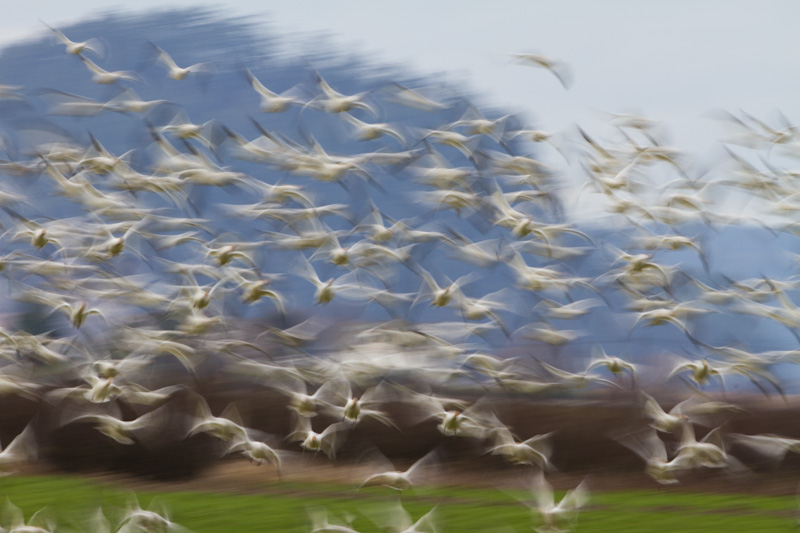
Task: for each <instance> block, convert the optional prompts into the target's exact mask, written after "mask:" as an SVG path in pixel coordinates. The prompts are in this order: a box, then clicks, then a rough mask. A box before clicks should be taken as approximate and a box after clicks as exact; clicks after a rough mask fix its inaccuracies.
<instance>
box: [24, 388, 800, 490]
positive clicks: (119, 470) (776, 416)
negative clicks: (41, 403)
mask: <svg viewBox="0 0 800 533" xmlns="http://www.w3.org/2000/svg"><path fill="white" fill-rule="evenodd" d="M210 397H211V398H213V397H214V396H213V395H211V396H210ZM731 400H732V398H728V401H731ZM736 402H737V404H739V405H740V406H742V407H743V408H744V409H745V411H744V412H742V413H738V414H735V415H731V416H730V417H729V418H728V419H727V420H726V421H723V422H722V423H723V430H724V431H725V432H737V433H745V434H764V433H773V434H779V435H782V436H787V437H796V438H800V425H798V424H797V422H795V421H796V420H798V414H800V398H798V397H790V398H787V399H786V401H785V402H784V401H782V400H780V399H764V398H756V397H740V398H737V399H736ZM222 403H224V402H222ZM257 404H259V405H261V406H262V409H263V408H264V406H265V405H269V404H268V403H265V402H260V401H259V402H257ZM493 405H494V406H495V409H496V410H497V412H498V413H499V414H501V418H502V419H503V421H504V422H505V423H507V424H508V425H509V426H510V427H512V428H513V430H514V431H515V432H517V434H518V435H520V436H521V437H522V438H527V437H529V436H532V435H536V434H542V433H547V432H550V431H554V432H555V433H554V434H553V437H552V438H553V449H554V451H553V456H552V463H553V464H554V465H555V467H556V469H557V470H556V471H554V472H550V473H548V480H549V481H550V482H551V483H552V484H553V485H554V486H555V487H556V488H563V489H566V488H570V487H574V486H575V485H576V484H577V483H579V482H580V481H581V480H582V479H583V478H584V477H586V476H589V477H590V486H591V487H592V490H600V491H603V490H626V489H658V490H661V491H669V492H675V491H691V492H697V491H701V492H734V493H753V494H763V495H793V494H795V493H796V492H797V489H798V481H797V480H798V479H799V478H800V458H798V456H797V455H794V454H792V453H789V454H787V456H786V458H785V459H784V460H783V461H782V462H781V463H779V464H776V463H770V462H767V461H765V460H764V458H762V457H759V456H757V455H755V454H754V453H752V452H750V451H749V450H747V449H744V448H742V447H741V446H738V445H734V446H732V447H730V448H729V450H728V452H729V453H731V454H733V455H734V456H735V457H737V458H739V459H740V460H741V461H743V462H744V464H745V465H747V472H746V473H744V474H742V475H732V474H730V473H728V472H725V471H720V470H712V469H703V470H696V471H694V472H691V473H688V474H685V475H682V476H681V477H680V480H681V483H680V484H679V485H674V486H668V487H664V486H660V485H658V484H657V483H655V482H654V481H652V480H651V479H650V478H648V477H647V476H646V475H645V474H644V463H643V461H642V460H641V459H639V458H638V457H637V456H636V455H635V454H634V453H632V452H630V451H629V450H627V449H626V448H624V447H623V446H622V445H620V444H618V443H617V442H615V441H614V440H613V439H612V438H610V437H609V434H610V433H616V432H620V431H625V428H630V429H634V428H636V427H641V426H642V425H643V424H646V422H645V421H644V419H643V418H642V416H641V413H640V410H639V408H638V407H637V405H636V404H635V403H632V402H631V401H630V399H628V400H626V399H624V398H618V399H615V400H613V401H611V400H609V401H602V402H601V401H592V402H587V401H577V400H575V401H571V400H558V401H552V402H544V401H526V400H522V399H516V400H515V399H506V400H500V399H498V400H496V401H495V402H493ZM664 405H665V406H667V407H668V406H669V403H665V404H664ZM272 407H273V408H272V409H268V411H270V412H271V413H272V414H273V416H272V417H265V419H266V420H268V422H269V423H267V424H265V423H263V422H262V423H261V424H255V427H257V428H259V429H273V430H279V431H277V432H276V433H278V434H286V433H285V432H283V431H280V429H281V428H282V426H283V424H286V423H288V421H287V420H285V419H286V418H287V417H286V416H285V412H284V410H283V409H278V408H277V404H272ZM215 411H216V410H215ZM263 415H265V413H262V416H263ZM395 416H396V417H397V419H398V420H402V414H400V413H397V414H395ZM256 418H260V417H256ZM262 420H263V419H262ZM75 426H76V427H68V428H65V429H69V430H70V431H69V434H68V435H66V434H64V431H60V432H56V433H55V436H54V440H55V442H54V443H53V444H54V445H56V446H57V445H58V439H66V438H69V439H70V446H69V450H70V452H69V453H66V452H65V451H64V450H61V453H58V451H57V450H47V449H45V450H44V451H45V456H46V457H48V458H49V459H50V460H49V461H45V462H40V463H39V464H37V465H36V466H35V467H33V470H30V471H28V470H26V472H30V473H37V474H45V473H56V472H63V471H64V470H67V471H70V472H72V473H74V474H77V475H79V476H90V477H91V478H93V479H97V480H101V481H103V482H110V483H113V484H115V485H122V486H125V487H129V488H132V489H135V490H159V491H163V490H180V491H193V490H200V491H213V492H220V491H222V492H228V491H229V492H235V493H258V492H266V493H270V492H276V491H277V492H283V491H284V490H296V488H292V483H304V482H309V483H331V484H341V485H342V487H343V488H344V489H346V492H348V493H349V492H350V491H354V489H355V488H356V486H357V485H358V484H360V483H361V482H362V481H363V480H364V479H365V478H366V477H367V476H368V475H370V474H372V473H375V472H376V471H379V470H380V469H379V468H378V467H377V466H376V465H374V464H373V463H371V462H370V461H368V460H367V459H366V457H368V455H369V453H370V452H372V451H373V450H374V448H375V447H377V448H378V449H379V450H380V451H381V452H382V453H383V454H385V455H386V456H387V457H388V458H390V459H391V460H392V462H393V463H394V465H395V467H396V468H397V469H405V468H407V467H408V466H410V465H411V464H412V463H413V462H414V461H415V460H416V459H418V458H420V457H421V456H422V455H424V454H425V453H427V452H428V451H429V450H431V449H434V448H436V449H437V450H438V454H439V457H440V458H441V463H440V465H439V467H438V468H435V469H434V470H435V471H432V472H431V474H430V476H429V477H428V478H427V480H426V483H428V484H433V485H442V486H450V485H452V486H461V487H481V488H491V487H497V488H498V489H514V488H526V487H527V484H528V483H529V480H530V477H529V476H530V474H531V473H533V472H534V470H533V468H535V467H528V466H514V465H508V464H506V463H504V462H503V460H502V459H501V458H500V457H497V456H491V455H487V454H486V453H485V452H486V448H487V447H486V445H485V444H483V443H481V442H479V441H477V440H476V439H468V438H458V437H444V436H443V435H441V434H440V433H439V432H438V431H437V430H436V429H435V423H423V424H417V425H415V426H410V427H405V428H404V430H403V431H402V433H398V432H397V431H396V430H393V429H390V428H385V427H383V426H381V425H379V424H375V425H372V424H370V423H369V422H364V423H363V425H361V426H360V427H357V428H356V429H354V430H353V431H352V432H351V433H350V435H349V436H348V440H347V441H346V443H345V445H344V446H343V447H342V449H341V451H340V453H339V456H338V457H337V461H336V462H332V461H330V460H328V459H327V458H326V457H325V456H324V455H321V454H320V455H318V456H314V455H312V454H309V453H304V454H301V453H297V454H294V455H292V456H291V457H288V458H286V459H285V460H284V465H283V468H282V476H281V479H280V480H281V481H287V482H290V483H288V484H287V485H284V486H283V487H286V489H284V488H282V485H281V484H278V483H277V482H278V481H279V479H278V476H277V472H276V469H275V468H274V467H273V466H272V465H269V464H266V463H265V464H263V465H256V464H255V463H252V462H250V461H249V460H248V459H246V458H244V457H242V456H226V457H225V458H222V459H220V455H221V454H220V453H219V450H220V446H219V443H218V442H215V439H213V438H211V437H207V436H204V435H201V436H198V437H192V438H190V439H187V440H184V441H182V442H178V443H175V444H174V445H171V446H167V447H164V448H162V449H159V450H155V451H153V450H151V452H153V453H147V454H145V453H143V452H142V451H141V450H137V448H138V446H131V447H127V446H122V445H117V444H116V443H113V442H111V443H109V442H106V441H107V440H108V439H106V438H105V437H103V436H102V435H99V434H97V433H96V432H95V431H94V430H93V429H92V428H91V427H90V426H87V427H83V426H80V425H75ZM705 432H706V431H705V430H703V428H700V427H698V428H697V438H698V439H700V438H701V437H702V436H703V435H704V434H705ZM661 436H662V438H663V439H664V440H665V442H667V445H668V448H669V446H670V443H672V444H676V443H677V440H676V438H672V439H671V440H670V436H666V435H661ZM110 444H113V446H112V445H110ZM295 446H297V445H296V443H295V445H292V444H290V443H285V444H284V445H283V446H282V447H284V448H285V449H289V450H294V449H297V450H299V446H297V448H295ZM187 468H188V470H187ZM352 494H354V495H356V494H357V493H355V492H352ZM345 497H346V496H345Z"/></svg>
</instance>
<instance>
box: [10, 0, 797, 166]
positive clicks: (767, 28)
mask: <svg viewBox="0 0 800 533" xmlns="http://www.w3.org/2000/svg"><path fill="white" fill-rule="evenodd" d="M109 5H112V6H113V4H110V3H108V2H104V1H97V0H74V1H72V2H69V5H66V3H64V2H62V1H60V0H37V1H36V2H29V3H16V5H15V7H12V8H10V9H8V8H6V9H5V10H4V16H3V18H2V19H0V44H2V43H3V42H7V41H9V40H13V39H17V38H21V37H24V36H26V35H30V34H32V33H33V34H35V33H40V34H41V33H43V32H45V31H46V30H45V29H44V28H43V26H42V25H41V23H40V22H39V21H40V20H44V21H46V22H47V23H49V24H51V25H54V26H62V27H63V26H64V25H65V24H68V23H70V22H73V21H76V20H79V19H82V18H86V17H90V16H92V14H93V13H98V12H99V11H104V10H107V9H108V7H107V6H109ZM136 5H137V8H136V9H137V10H146V9H152V8H156V7H158V8H163V7H165V6H175V7H186V6H193V5H206V6H216V7H224V8H225V9H224V12H225V13H226V14H231V15H258V16H261V17H263V20H264V22H265V23H266V22H269V23H270V24H271V26H272V27H273V28H275V29H277V30H278V31H280V32H282V33H285V34H286V35H291V36H293V37H292V38H291V39H289V40H287V41H286V42H287V48H288V49H290V50H291V49H298V48H300V47H299V45H298V42H299V41H302V34H303V33H305V32H317V31H324V32H328V33H332V34H334V35H336V40H337V41H339V42H341V43H342V44H343V45H344V46H345V47H346V48H347V49H348V50H353V49H356V50H358V51H360V52H363V53H365V54H368V55H371V56H374V57H376V58H378V59H380V58H384V59H386V60H388V61H391V62H394V63H400V64H404V65H407V66H409V67H411V68H413V69H414V70H416V71H417V72H419V73H439V72H447V73H449V77H450V78H451V79H454V80H463V81H464V82H465V87H467V88H469V89H471V90H474V91H476V92H478V93H479V94H482V95H485V99H484V101H483V103H484V104H499V105H502V106H504V107H506V108H508V109H511V110H513V111H519V112H523V113H524V114H525V116H526V117H527V118H528V119H531V120H532V123H533V125H535V126H537V127H540V128H542V129H547V130H563V129H571V128H572V127H573V125H574V124H575V123H580V124H581V125H583V126H584V127H586V128H588V129H589V130H590V131H591V130H592V129H593V128H599V127H600V125H601V123H602V122H603V121H604V116H603V115H602V113H600V111H613V112H631V111H635V112H641V113H644V114H646V115H648V116H651V117H653V118H658V119H663V120H665V122H666V123H667V124H668V127H669V129H670V131H671V132H672V134H673V135H672V140H673V143H674V144H677V145H679V146H682V147H685V148H688V149H690V150H692V151H693V152H695V153H698V154H702V153H704V152H708V151H709V148H710V147H711V146H713V145H714V143H715V142H716V140H718V139H719V138H720V137H721V136H722V130H721V127H720V124H719V123H717V122H715V121H712V120H709V119H708V118H704V114H707V113H708V112H709V111H713V110H718V109H728V110H731V111H736V110H738V109H744V110H746V111H748V112H750V113H753V114H755V115H758V116H761V117H764V118H766V119H770V118H772V119H774V118H775V117H776V116H777V111H778V110H781V111H782V112H784V113H785V114H786V115H787V116H788V117H789V118H790V119H792V120H793V121H794V122H800V98H798V94H800V90H799V89H800V61H798V58H797V56H798V51H800V32H797V31H796V27H795V25H796V21H797V20H800V3H797V2H792V1H775V2H766V3H765V2H759V3H756V2H744V1H731V0H713V1H706V2H695V1H688V0H676V1H671V2H644V1H621V0H620V1H606V2H593V1H581V2H578V1H574V2H538V1H526V0H515V1H513V0H506V1H499V2H493V3H492V7H491V8H489V7H488V4H485V3H477V2H476V3H474V4H473V3H471V2H464V1H455V0H448V1H437V2H430V1H419V0H404V1H403V2H399V3H388V2H371V1H350V2H348V1H339V2H330V1H306V2H284V3H283V4H275V3H268V2H261V1H253V0H237V1H230V2H227V3H213V2H197V1H195V0H172V1H171V2H164V1H163V0H162V1H154V0H139V1H137V2H136ZM472 5H476V6H480V7H470V6H472ZM524 52H534V53H541V54H543V55H547V56H552V57H555V58H558V59H561V60H563V61H564V62H566V63H567V64H568V65H570V67H571V69H572V72H573V77H574V85H573V87H572V88H571V89H570V90H569V91H565V90H564V89H563V88H562V87H561V85H559V83H558V82H557V81H556V79H555V78H554V77H552V76H551V75H550V74H549V73H548V72H546V71H544V70H541V69H534V68H530V67H525V66H520V65H514V64H510V61H509V57H508V55H507V54H510V53H524ZM0 76H2V73H0ZM1 81H2V79H1V78H0V82H1Z"/></svg>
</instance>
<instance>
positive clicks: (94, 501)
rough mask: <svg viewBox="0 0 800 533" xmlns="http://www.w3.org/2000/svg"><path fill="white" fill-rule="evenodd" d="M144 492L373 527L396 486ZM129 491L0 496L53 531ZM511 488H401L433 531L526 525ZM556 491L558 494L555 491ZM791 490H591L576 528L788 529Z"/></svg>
mask: <svg viewBox="0 0 800 533" xmlns="http://www.w3.org/2000/svg"><path fill="white" fill-rule="evenodd" d="M213 489H214V487H213V486H211V487H209V490H208V491H207V492H144V491H137V492H136V494H137V496H138V498H139V501H140V502H141V505H142V507H144V508H146V507H147V506H148V505H149V504H150V502H151V500H152V499H153V498H154V497H157V498H158V499H159V500H160V501H161V502H163V503H164V504H165V506H166V507H167V508H168V509H169V510H170V517H171V518H172V520H174V521H176V522H178V523H179V524H181V525H183V526H185V527H186V528H188V529H190V530H192V531H195V532H198V533H200V532H226V533H227V532H232V531H236V532H237V533H244V532H263V531H287V532H291V531H298V532H300V531H310V525H309V520H308V512H307V510H308V509H309V508H313V507H315V506H317V507H325V508H327V510H328V513H329V516H331V517H340V516H344V515H345V514H347V513H350V514H352V515H354V516H355V517H356V518H355V520H354V522H353V527H354V528H355V529H357V530H358V531H363V532H376V531H380V530H379V529H378V528H377V526H376V525H375V524H374V523H373V522H372V521H371V520H370V519H369V518H367V517H369V516H375V514H376V513H380V511H381V509H382V508H383V506H384V502H388V501H391V500H393V499H395V498H396V495H395V494H394V493H393V492H392V491H390V490H389V489H370V490H364V491H359V492H355V491H353V490H352V489H350V488H342V487H341V486H336V485H331V484H309V483H280V484H277V483H270V484H265V486H264V491H265V492H264V493H263V494H249V495H247V494H244V495H240V494H232V493H229V492H228V493H214V492H213ZM130 494H131V492H130V491H128V490H126V489H123V488H118V487H114V486H110V485H106V484H99V483H95V482H91V481H86V480H82V479H74V478H69V477H63V476H30V477H5V478H2V479H0V497H8V498H9V499H10V500H11V501H12V502H13V503H14V504H16V505H17V506H19V507H20V508H21V509H22V510H23V512H24V513H25V516H26V518H27V517H29V516H30V515H31V514H33V513H34V512H35V511H37V510H39V509H41V508H42V507H45V506H47V507H48V511H47V512H48V514H49V516H52V517H53V518H55V519H56V521H57V523H58V524H59V528H58V531H71V530H75V531H88V529H87V528H86V527H85V520H86V519H87V517H88V516H89V515H90V514H91V513H92V512H94V511H96V509H97V507H98V506H99V505H102V506H103V509H104V511H105V514H106V516H107V517H108V518H109V520H111V522H112V524H114V525H116V524H117V523H118V522H119V520H120V517H121V513H122V510H123V509H124V506H125V504H126V501H127V498H129V497H130ZM517 497H519V498H524V497H525V494H524V493H518V494H510V493H506V492H503V491H497V490H478V489H466V488H452V489H449V488H448V489H444V488H437V489H431V488H426V489H420V490H417V491H415V492H414V493H413V494H410V493H405V494H404V495H403V496H402V501H403V505H404V507H405V508H406V510H408V511H409V512H410V513H411V514H412V516H413V517H414V519H417V518H418V517H420V516H421V515H423V514H424V513H426V512H427V511H429V510H430V509H431V508H432V507H433V506H434V505H438V511H437V512H438V513H439V516H440V518H441V526H442V527H441V530H442V531H445V532H447V531H458V532H462V533H463V532H469V531H476V532H481V531H495V532H511V531H530V530H531V526H532V524H533V521H532V519H531V513H530V511H529V510H528V509H527V507H525V506H524V505H523V504H521V503H519V502H518V500H517ZM556 497H557V498H558V497H560V495H558V494H557V495H556ZM796 508H797V502H796V499H795V498H794V497H791V496H783V497H761V496H749V495H720V494H695V493H684V492H680V493H678V492H672V491H670V492H661V491H657V490H647V491H614V492H603V493H595V494H592V497H591V500H590V503H589V506H588V508H587V509H585V510H584V511H583V512H582V513H581V515H580V520H579V523H578V527H577V531H582V532H592V531H604V532H611V531H614V532H622V531H624V532H629V533H634V532H654V533H655V532H665V531H676V532H678V531H680V532H689V531H697V532H701V531H702V532H716V531H719V532H726V533H727V532H731V531H758V532H769V531H789V530H792V529H793V528H794V525H795V521H796V518H795V510H796Z"/></svg>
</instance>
